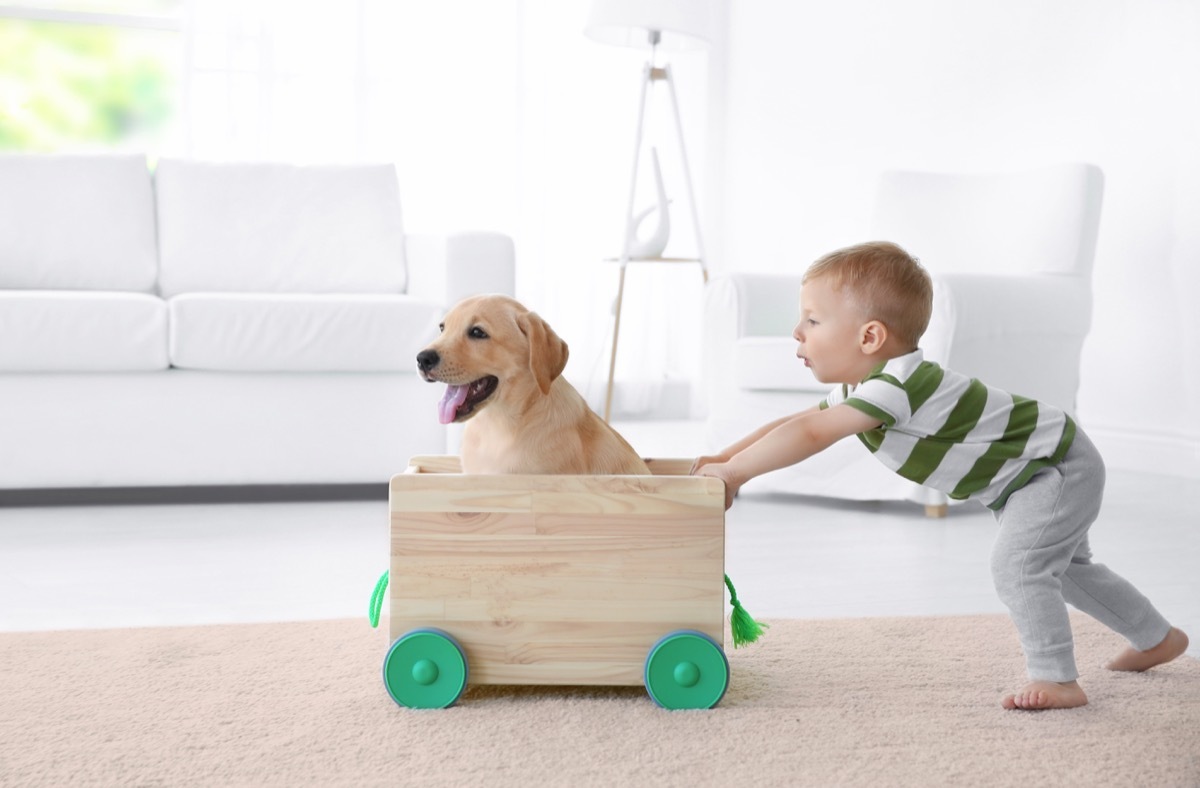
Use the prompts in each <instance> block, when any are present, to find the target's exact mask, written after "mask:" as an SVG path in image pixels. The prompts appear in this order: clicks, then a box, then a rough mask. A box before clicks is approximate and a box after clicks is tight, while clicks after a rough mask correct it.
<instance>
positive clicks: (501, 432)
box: [417, 295, 650, 475]
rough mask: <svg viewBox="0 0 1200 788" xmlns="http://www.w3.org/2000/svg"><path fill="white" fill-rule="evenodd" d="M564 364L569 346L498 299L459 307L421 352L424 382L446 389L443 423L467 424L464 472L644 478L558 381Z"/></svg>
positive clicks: (628, 452)
mask: <svg viewBox="0 0 1200 788" xmlns="http://www.w3.org/2000/svg"><path fill="white" fill-rule="evenodd" d="M566 365H567V343H566V342H564V341H563V340H561V339H560V338H559V337H558V335H557V334H555V333H554V331H553V330H552V329H551V328H550V326H549V325H547V324H546V321H545V320H542V318H540V317H538V315H537V314H536V313H534V312H531V311H529V310H528V309H526V308H525V307H524V306H522V305H521V304H520V303H519V302H517V301H515V300H513V299H511V298H508V297H507V296H501V295H481V296H474V297H472V298H468V299H465V300H464V301H461V302H460V303H459V304H457V305H456V306H455V307H454V308H453V309H451V310H450V312H449V313H448V314H447V315H446V318H445V321H444V322H443V323H442V326H441V336H439V337H438V338H437V340H436V341H434V343H433V344H431V345H430V346H429V347H428V348H426V349H425V350H422V351H421V352H420V353H418V354H417V368H418V370H419V371H420V373H421V376H422V377H424V378H425V380H427V381H430V382H437V383H444V384H446V394H445V396H444V397H442V401H441V403H439V405H438V417H439V420H440V421H441V423H443V424H450V423H453V422H459V423H461V422H466V426H465V428H464V429H463V438H462V469H463V473H543V474H555V473H570V474H601V475H609V474H648V473H650V470H649V468H647V467H646V463H645V462H643V461H642V459H641V458H640V457H639V456H638V455H637V452H635V451H634V450H633V447H631V446H630V445H629V444H628V443H627V442H626V441H625V439H624V438H622V437H621V436H620V435H619V434H618V433H617V432H616V431H615V430H614V429H613V428H612V427H610V426H608V424H606V423H605V422H604V420H603V419H601V418H600V417H599V416H597V415H596V414H595V413H594V412H593V411H592V409H591V408H589V407H588V405H587V403H586V402H585V401H584V399H583V397H582V396H580V394H579V392H578V391H576V390H575V388H574V387H573V386H572V385H571V384H570V383H568V382H567V381H566V380H565V379H564V378H563V377H562V371H563V369H564V368H565V367H566Z"/></svg>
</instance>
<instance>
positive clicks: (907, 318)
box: [803, 241, 933, 349]
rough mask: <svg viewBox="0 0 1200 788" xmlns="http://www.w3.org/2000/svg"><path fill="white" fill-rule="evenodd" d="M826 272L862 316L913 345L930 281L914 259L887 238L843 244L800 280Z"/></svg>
mask: <svg viewBox="0 0 1200 788" xmlns="http://www.w3.org/2000/svg"><path fill="white" fill-rule="evenodd" d="M820 277H828V278H829V281H830V284H831V285H832V286H833V288H834V289H835V290H845V291H846V292H847V293H848V294H849V296H850V298H851V299H852V300H853V301H854V303H855V304H856V305H857V306H858V307H859V309H860V310H861V311H862V313H863V317H864V318H865V319H866V320H878V321H879V322H880V323H883V324H884V325H885V326H887V329H888V331H890V332H891V334H892V336H894V337H896V339H897V340H898V341H899V342H900V343H901V344H903V345H906V346H910V347H912V348H914V349H915V348H916V347H917V343H918V342H919V341H920V339H921V336H922V335H923V334H924V333H925V329H926V328H928V327H929V315H930V313H931V312H932V311H933V282H932V281H931V280H930V278H929V274H928V273H927V272H926V271H925V269H924V268H923V267H922V266H921V264H920V263H919V262H918V261H917V258H915V257H913V256H912V255H910V254H909V253H908V252H906V251H904V250H903V249H901V248H900V247H899V246H897V245H896V244H894V243H891V242H889V241H871V242H869V243H863V244H857V245H855V246H847V247H846V248H845V249H838V250H836V251H833V252H830V253H829V254H827V255H825V256H824V257H822V258H820V259H819V260H817V261H816V262H814V263H813V264H812V265H810V266H809V267H808V270H807V271H805V272H804V279H803V281H804V282H809V281H810V280H813V279H817V278H820Z"/></svg>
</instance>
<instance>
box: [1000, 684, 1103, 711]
mask: <svg viewBox="0 0 1200 788" xmlns="http://www.w3.org/2000/svg"><path fill="white" fill-rule="evenodd" d="M1087 702H1088V699H1087V695H1085V694H1083V687H1080V686H1079V682H1078V681H1065V682H1062V683H1059V682H1057V681H1031V682H1029V683H1028V684H1026V685H1025V686H1024V688H1022V689H1021V691H1020V692H1018V693H1016V694H1015V695H1006V696H1005V697H1004V699H1003V700H1001V701H1000V705H1001V706H1003V707H1004V708H1006V709H1073V708H1075V707H1076V706H1083V705H1085V704H1086V703H1087Z"/></svg>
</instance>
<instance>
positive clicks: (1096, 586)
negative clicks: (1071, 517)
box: [1062, 536, 1171, 651]
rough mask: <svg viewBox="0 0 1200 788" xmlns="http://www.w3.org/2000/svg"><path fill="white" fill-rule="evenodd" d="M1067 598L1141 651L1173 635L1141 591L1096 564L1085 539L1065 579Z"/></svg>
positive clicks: (1063, 588) (1063, 587)
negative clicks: (1169, 634) (1168, 635)
mask: <svg viewBox="0 0 1200 788" xmlns="http://www.w3.org/2000/svg"><path fill="white" fill-rule="evenodd" d="M1062 590H1063V598H1064V599H1066V600H1067V601H1068V602H1070V603H1071V605H1072V606H1074V607H1076V608H1078V609H1079V610H1082V611H1083V612H1084V613H1087V614H1088V615H1089V616H1091V617H1092V618H1094V619H1096V620H1097V621H1099V622H1100V623H1101V624H1103V625H1104V626H1106V627H1108V628H1109V629H1111V630H1112V631H1114V632H1116V633H1118V634H1120V635H1123V636H1124V637H1125V638H1126V639H1128V640H1129V643H1130V645H1132V646H1133V647H1134V648H1135V649H1136V650H1138V651H1148V650H1149V649H1151V648H1154V647H1155V646H1157V645H1158V644H1159V643H1161V642H1162V641H1163V639H1164V638H1165V637H1166V636H1167V633H1168V632H1170V631H1171V624H1170V623H1169V622H1168V621H1167V620H1166V619H1165V618H1163V616H1162V614H1161V613H1159V612H1158V610H1156V609H1155V607H1154V605H1153V604H1151V603H1150V600H1149V599H1147V598H1146V597H1145V596H1144V595H1143V594H1142V592H1141V591H1138V590H1137V589H1136V588H1134V586H1133V584H1132V583H1130V582H1129V581H1128V580H1126V579H1125V578H1123V577H1121V576H1120V575H1118V574H1117V573H1116V572H1114V571H1112V570H1111V569H1109V568H1108V567H1107V566H1105V565H1104V564H1093V563H1092V551H1091V548H1090V547H1089V546H1088V540H1087V536H1084V538H1083V541H1082V542H1080V544H1079V547H1078V548H1077V549H1076V551H1075V556H1074V557H1073V558H1072V559H1071V564H1070V566H1068V567H1067V571H1066V572H1065V573H1064V574H1063V578H1062Z"/></svg>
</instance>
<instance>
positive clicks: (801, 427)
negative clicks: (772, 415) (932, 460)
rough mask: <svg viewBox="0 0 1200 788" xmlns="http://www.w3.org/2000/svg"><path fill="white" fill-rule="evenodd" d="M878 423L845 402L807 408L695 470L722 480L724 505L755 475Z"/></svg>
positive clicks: (805, 457) (873, 426)
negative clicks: (724, 457)
mask: <svg viewBox="0 0 1200 788" xmlns="http://www.w3.org/2000/svg"><path fill="white" fill-rule="evenodd" d="M880 424H882V422H881V421H880V420H879V419H877V418H875V417H873V416H868V415H867V414H865V413H863V412H862V411H860V410H857V409H855V408H852V407H850V406H849V405H846V404H841V405H834V406H833V407H832V408H826V409H825V410H820V409H817V410H809V411H805V412H803V413H801V414H799V415H797V416H794V417H792V418H789V419H784V420H783V421H782V422H781V423H778V424H776V426H775V428H774V429H772V430H770V431H768V432H767V433H766V434H764V435H762V436H761V437H759V439H758V440H756V441H754V442H752V443H750V444H748V445H747V446H745V448H743V449H742V450H741V451H739V452H737V453H736V454H734V455H733V456H732V457H731V458H730V459H729V460H728V461H727V462H723V463H713V464H710V465H705V466H704V467H702V468H700V469H699V470H698V473H700V474H701V475H704V476H715V477H717V478H719V479H721V480H722V481H724V482H725V505H726V508H728V507H729V505H730V504H732V503H733V496H734V495H736V494H737V491H738V489H739V488H740V487H741V486H742V485H743V484H745V483H746V482H748V481H750V480H751V479H753V478H754V477H755V476H761V475H762V474H764V473H767V472H768V471H774V470H778V469H779V468H786V467H787V466H789V465H795V464H796V463H798V462H801V461H803V460H806V459H808V458H809V457H811V456H813V455H814V454H817V453H818V452H821V451H824V450H825V449H827V448H829V447H830V446H832V445H833V444H834V443H837V442H838V441H839V440H841V439H842V438H845V437H848V436H850V435H857V434H858V433H860V432H866V431H868V430H872V429H875V428H876V427H878V426H879V425H880Z"/></svg>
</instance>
